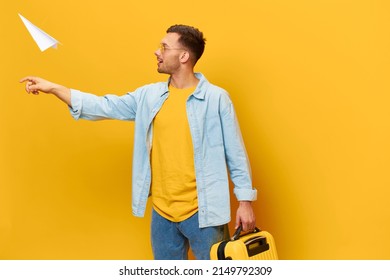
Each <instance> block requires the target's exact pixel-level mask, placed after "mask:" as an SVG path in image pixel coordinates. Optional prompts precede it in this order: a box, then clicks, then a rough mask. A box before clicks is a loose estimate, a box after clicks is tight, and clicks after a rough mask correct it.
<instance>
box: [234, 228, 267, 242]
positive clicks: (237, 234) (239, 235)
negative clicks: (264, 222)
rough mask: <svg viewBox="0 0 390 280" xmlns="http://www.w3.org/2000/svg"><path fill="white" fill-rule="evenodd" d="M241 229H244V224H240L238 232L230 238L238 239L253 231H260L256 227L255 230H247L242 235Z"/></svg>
mask: <svg viewBox="0 0 390 280" xmlns="http://www.w3.org/2000/svg"><path fill="white" fill-rule="evenodd" d="M241 231H242V225H240V226H239V227H238V228H237V230H236V232H235V233H234V234H233V236H232V238H231V239H230V240H237V239H239V238H240V237H241V236H245V235H247V234H251V233H254V232H260V229H259V228H257V227H255V229H254V230H253V231H250V232H246V233H244V234H242V235H241Z"/></svg>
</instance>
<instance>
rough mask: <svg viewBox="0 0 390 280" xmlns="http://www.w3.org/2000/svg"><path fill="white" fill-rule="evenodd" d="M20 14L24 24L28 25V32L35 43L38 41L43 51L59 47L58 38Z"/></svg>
mask: <svg viewBox="0 0 390 280" xmlns="http://www.w3.org/2000/svg"><path fill="white" fill-rule="evenodd" d="M19 16H20V18H21V19H22V21H23V23H24V25H25V26H26V28H27V30H28V32H30V34H31V36H32V37H33V39H34V41H35V43H37V45H38V47H39V49H40V50H41V52H43V51H45V50H47V49H48V48H57V45H58V43H59V42H58V41H57V40H56V39H54V38H53V37H51V36H50V35H49V34H47V33H46V32H44V31H43V30H41V29H39V28H38V27H36V26H35V25H34V24H32V23H31V22H30V21H28V20H27V19H26V18H25V17H23V16H22V15H21V14H19Z"/></svg>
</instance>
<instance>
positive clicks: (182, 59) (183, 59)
mask: <svg viewBox="0 0 390 280" xmlns="http://www.w3.org/2000/svg"><path fill="white" fill-rule="evenodd" d="M189 60H190V53H189V52H188V51H184V52H182V53H181V55H180V62H181V63H187V62H188V61H189Z"/></svg>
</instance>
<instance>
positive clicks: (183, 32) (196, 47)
mask: <svg viewBox="0 0 390 280" xmlns="http://www.w3.org/2000/svg"><path fill="white" fill-rule="evenodd" d="M167 33H177V34H179V35H180V38H179V43H180V44H182V45H183V47H185V48H187V49H188V50H189V51H191V52H192V53H193V54H194V56H195V57H194V58H195V61H194V63H196V62H197V61H198V59H199V58H200V57H201V56H202V54H203V52H204V46H205V44H206V38H204V37H203V33H202V32H201V31H199V29H197V28H195V27H192V26H188V25H183V24H175V25H172V26H171V27H169V28H168V29H167Z"/></svg>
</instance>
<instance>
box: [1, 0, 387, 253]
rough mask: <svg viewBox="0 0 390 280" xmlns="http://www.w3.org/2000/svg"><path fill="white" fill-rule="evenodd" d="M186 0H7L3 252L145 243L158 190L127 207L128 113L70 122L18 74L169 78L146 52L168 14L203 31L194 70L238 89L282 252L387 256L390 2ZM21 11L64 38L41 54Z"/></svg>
mask: <svg viewBox="0 0 390 280" xmlns="http://www.w3.org/2000/svg"><path fill="white" fill-rule="evenodd" d="M190 2H191V1H190ZM190 2H185V1H184V2H183V1H177V0H171V1H148V0H145V1H125V0H122V1H119V0H112V1H92V0H88V1H79V0H78V1H76V0H68V1H49V0H35V1H26V0H14V1H3V2H2V4H1V9H0V38H1V46H0V63H1V67H0V97H1V99H0V100H1V109H0V259H150V258H151V257H152V255H151V248H150V242H149V223H150V205H148V211H147V215H146V217H145V218H144V219H140V218H135V217H133V216H132V215H131V209H130V200H131V197H130V193H131V164H132V163H131V158H132V147H133V128H134V124H133V123H128V122H120V121H103V122H87V121H78V122H76V121H74V120H73V119H72V118H71V117H70V115H69V114H68V112H67V108H66V106H65V105H64V104H63V103H61V102H59V101H57V100H56V99H55V98H54V97H53V96H50V95H42V94H41V95H40V96H33V95H28V94H26V93H25V92H24V87H23V85H21V84H19V83H18V81H19V79H20V78H22V77H24V76H26V75H38V76H42V77H45V78H47V79H49V80H52V81H54V82H57V83H60V84H64V85H66V86H69V87H73V88H77V89H80V90H83V91H88V92H93V93H95V94H98V95H103V94H105V93H116V94H123V93H125V92H127V91H132V90H134V89H135V88H137V87H139V86H141V85H144V84H146V83H150V82H156V81H163V80H165V79H166V78H167V77H166V76H163V75H160V74H158V73H157V71H156V67H157V66H156V59H155V57H154V55H153V51H154V50H155V49H156V48H157V45H158V43H159V42H160V39H161V38H162V37H163V36H164V34H165V30H166V28H167V27H169V26H170V25H172V24H175V23H184V24H189V25H194V26H197V27H199V29H201V30H202V31H203V32H204V33H205V36H206V38H207V39H208V41H207V46H206V51H205V54H204V57H203V58H202V59H201V61H200V62H199V64H198V66H197V69H196V70H198V71H201V72H203V73H204V74H205V75H206V77H207V78H208V79H209V80H210V81H211V82H213V83H215V84H217V85H219V86H222V87H224V88H226V89H227V90H228V91H229V92H230V94H231V97H232V99H233V102H234V104H235V107H236V110H237V114H238V118H239V121H240V124H241V128H242V133H243V136H244V139H245V143H246V146H247V150H248V154H249V156H250V160H251V163H252V169H253V179H254V185H255V186H257V187H258V189H259V199H258V201H257V202H256V203H255V204H254V207H255V211H256V214H257V224H258V226H259V227H261V228H263V229H265V230H268V231H270V232H271V233H272V234H273V235H274V237H275V240H276V244H277V249H278V253H279V256H280V258H281V259H390V239H389V236H390V223H389V221H390V207H389V196H390V172H389V166H390V145H389V142H390V113H389V107H390V106H389V105H390V97H389V89H390V87H389V82H388V80H389V74H390V71H389V63H390V55H389V50H390V36H389V35H390V34H389V30H390V17H389V12H390V4H389V2H388V1H386V0H383V1H380V0H360V1H359V0H317V1H312V0H295V1H288V0H251V1H227V0H216V1H204V0H198V1H195V2H191V3H190ZM18 13H21V14H22V15H23V16H25V17H26V18H27V19H29V20H30V21H31V22H32V23H34V24H36V25H37V26H38V27H40V28H42V29H43V30H45V31H46V32H47V33H48V34H50V35H52V36H53V37H55V38H56V39H58V40H59V41H60V42H61V43H62V45H60V46H59V48H58V49H57V50H54V49H49V50H47V51H45V52H43V53H41V52H40V51H39V49H38V47H37V45H36V44H35V43H34V41H33V40H32V38H31V36H30V35H29V33H28V32H27V29H26V28H25V27H24V25H23V23H22V21H21V20H20V18H19V16H18ZM233 207H234V212H235V207H236V204H234V205H233ZM233 219H234V216H233Z"/></svg>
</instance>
